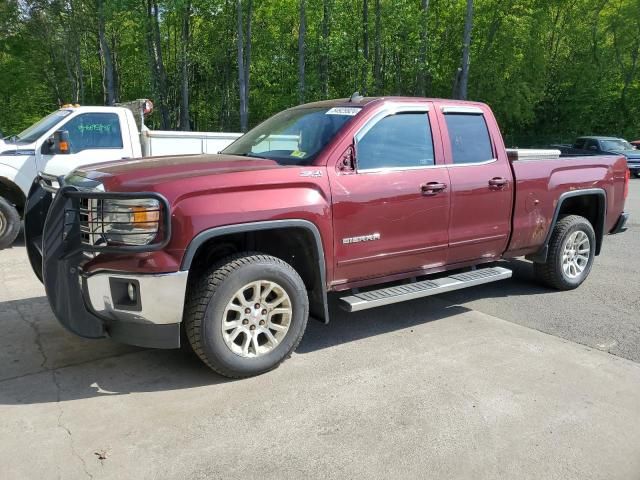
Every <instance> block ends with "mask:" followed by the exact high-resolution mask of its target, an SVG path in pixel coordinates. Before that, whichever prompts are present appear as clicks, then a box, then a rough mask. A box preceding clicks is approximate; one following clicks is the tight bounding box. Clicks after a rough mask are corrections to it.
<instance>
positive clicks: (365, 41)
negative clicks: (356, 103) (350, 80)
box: [360, 0, 369, 95]
mask: <svg viewBox="0 0 640 480" xmlns="http://www.w3.org/2000/svg"><path fill="white" fill-rule="evenodd" d="M362 56H363V58H364V63H363V65H362V77H361V82H360V83H361V87H360V91H361V92H362V95H366V94H367V80H368V76H369V2H368V0H362Z"/></svg>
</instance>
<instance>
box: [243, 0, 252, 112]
mask: <svg viewBox="0 0 640 480" xmlns="http://www.w3.org/2000/svg"><path fill="white" fill-rule="evenodd" d="M252 13H253V0H249V1H248V4H247V31H246V35H245V42H244V47H245V48H244V85H245V90H244V93H245V103H246V104H247V112H248V110H249V91H250V89H251V86H250V82H249V80H250V72H251V69H250V67H251V16H252Z"/></svg>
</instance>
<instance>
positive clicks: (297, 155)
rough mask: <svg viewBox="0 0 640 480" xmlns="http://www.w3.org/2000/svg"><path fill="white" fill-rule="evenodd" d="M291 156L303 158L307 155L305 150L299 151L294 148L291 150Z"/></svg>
mask: <svg viewBox="0 0 640 480" xmlns="http://www.w3.org/2000/svg"><path fill="white" fill-rule="evenodd" d="M291 156H292V157H296V158H304V157H306V156H307V152H301V151H300V150H294V151H293V152H291Z"/></svg>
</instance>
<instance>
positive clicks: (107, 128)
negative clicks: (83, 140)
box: [78, 123, 112, 133]
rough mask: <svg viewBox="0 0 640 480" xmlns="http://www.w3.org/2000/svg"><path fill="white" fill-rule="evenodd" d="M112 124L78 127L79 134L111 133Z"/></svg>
mask: <svg viewBox="0 0 640 480" xmlns="http://www.w3.org/2000/svg"><path fill="white" fill-rule="evenodd" d="M111 127H112V124H110V123H93V124H88V125H78V130H79V131H80V133H84V132H99V133H111Z"/></svg>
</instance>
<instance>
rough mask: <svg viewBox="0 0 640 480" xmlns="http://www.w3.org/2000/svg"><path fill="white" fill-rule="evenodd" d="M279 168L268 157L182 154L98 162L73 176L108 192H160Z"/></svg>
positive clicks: (79, 170) (83, 168)
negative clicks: (192, 182) (173, 186)
mask: <svg viewBox="0 0 640 480" xmlns="http://www.w3.org/2000/svg"><path fill="white" fill-rule="evenodd" d="M276 168H281V167H280V165H279V164H278V163H277V162H275V161H273V160H268V159H260V158H250V157H239V156H235V155H220V154H218V155H179V156H167V157H148V158H142V159H136V160H124V161H123V160H118V161H115V162H107V163H100V164H94V165H91V166H87V167H80V168H79V169H77V170H75V171H74V172H72V175H76V176H78V177H83V178H87V179H89V180H95V181H99V182H101V183H102V184H103V185H104V187H105V189H106V190H107V191H157V190H158V189H159V188H160V187H161V186H162V185H164V184H167V183H172V184H176V183H183V182H187V181H189V179H194V178H197V179H203V178H206V177H211V176H216V177H217V176H219V175H222V174H232V173H238V172H251V171H258V170H271V169H276Z"/></svg>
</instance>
